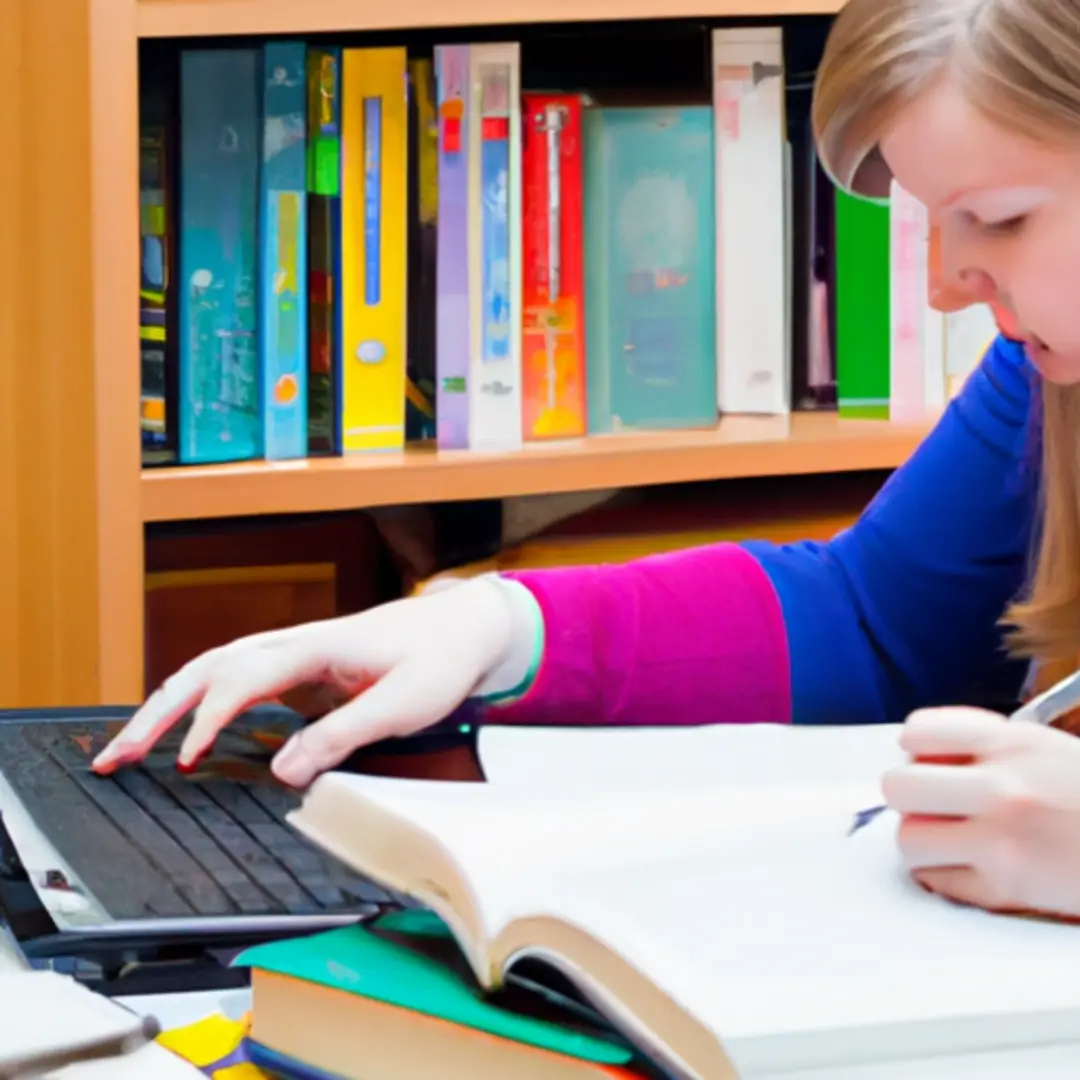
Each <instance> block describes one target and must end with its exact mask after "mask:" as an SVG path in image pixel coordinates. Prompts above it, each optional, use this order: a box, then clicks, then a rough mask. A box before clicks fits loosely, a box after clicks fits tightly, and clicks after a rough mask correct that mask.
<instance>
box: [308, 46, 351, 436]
mask: <svg viewBox="0 0 1080 1080" xmlns="http://www.w3.org/2000/svg"><path fill="white" fill-rule="evenodd" d="M307 80H308V102H307V106H308V115H307V122H308V127H307V190H308V199H307V202H308V207H307V213H308V453H309V454H311V455H313V456H323V455H326V454H335V453H338V452H339V451H340V449H341V447H340V440H339V437H338V436H339V431H340V425H341V400H340V399H341V371H342V362H341V361H342V357H341V340H342V339H341V312H342V304H341V50H340V49H338V48H333V47H330V48H311V49H309V50H308V54H307Z"/></svg>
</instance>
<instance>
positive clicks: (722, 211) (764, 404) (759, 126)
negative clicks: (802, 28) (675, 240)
mask: <svg viewBox="0 0 1080 1080" xmlns="http://www.w3.org/2000/svg"><path fill="white" fill-rule="evenodd" d="M712 51H713V106H714V109H713V115H714V120H715V130H716V150H715V152H716V169H715V172H716V189H715V190H716V222H717V225H716V230H717V235H716V282H717V285H716V287H717V304H716V340H717V372H718V379H717V403H718V405H719V408H720V410H721V411H722V412H739V413H764V414H782V413H785V412H787V411H788V410H789V409H790V404H791V389H790V384H791V371H790V369H791V362H790V349H789V343H788V304H787V284H786V282H787V276H786V274H785V270H786V267H787V247H788V242H787V238H786V233H787V228H786V224H787V211H786V209H785V173H786V170H787V165H786V154H787V151H786V148H785V147H786V124H785V114H784V92H785V72H784V47H783V31H782V30H781V29H780V28H779V27H769V26H758V27H735V28H730V29H718V30H714V31H713V35H712Z"/></svg>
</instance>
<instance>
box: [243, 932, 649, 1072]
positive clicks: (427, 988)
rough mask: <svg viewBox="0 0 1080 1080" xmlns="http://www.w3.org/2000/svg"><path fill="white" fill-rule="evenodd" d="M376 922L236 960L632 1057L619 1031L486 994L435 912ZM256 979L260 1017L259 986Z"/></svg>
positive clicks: (517, 1035) (559, 1044) (495, 1028)
mask: <svg viewBox="0 0 1080 1080" xmlns="http://www.w3.org/2000/svg"><path fill="white" fill-rule="evenodd" d="M377 926H378V932H376V931H375V930H372V929H368V928H366V927H365V926H363V925H359V924H357V925H355V926H347V927H343V928H341V929H339V930H330V931H327V932H325V933H321V934H314V935H311V936H308V937H301V938H295V939H291V940H287V941H275V942H270V943H268V944H265V945H257V946H255V947H254V948H251V949H248V950H247V951H245V952H243V953H241V955H239V956H238V957H237V958H236V959H235V960H234V961H233V964H234V966H238V967H250V968H252V974H253V976H257V973H258V972H268V973H271V974H275V975H284V976H288V977H291V978H294V979H299V980H302V981H303V982H307V983H315V984H317V985H319V986H324V987H327V988H329V989H331V990H339V991H343V992H344V993H348V994H357V995H359V996H361V997H366V998H369V999H371V1000H374V1001H379V1002H382V1003H383V1004H385V1005H392V1006H396V1007H398V1008H402V1009H408V1010H410V1011H412V1012H416V1013H422V1014H424V1015H427V1016H431V1017H435V1018H437V1019H440V1020H445V1021H448V1022H449V1023H452V1024H457V1025H459V1026H462V1027H467V1028H473V1029H475V1030H476V1031H481V1032H485V1033H487V1034H489V1035H495V1036H499V1037H501V1038H504V1039H508V1040H510V1041H512V1042H518V1043H524V1044H527V1045H529V1046H534V1047H537V1048H540V1049H544V1050H549V1051H552V1052H554V1053H558V1054H563V1055H565V1056H568V1057H574V1058H579V1059H581V1060H584V1061H590V1062H594V1063H596V1064H598V1065H615V1066H618V1065H626V1064H628V1063H629V1062H630V1061H631V1060H632V1058H633V1056H634V1055H633V1052H632V1051H631V1050H630V1049H629V1048H627V1047H626V1046H624V1045H623V1044H622V1043H621V1042H619V1041H618V1040H617V1039H616V1038H615V1037H614V1036H612V1038H611V1039H610V1040H608V1039H605V1038H601V1037H598V1036H594V1035H590V1034H587V1033H584V1032H580V1031H575V1030H573V1029H572V1028H569V1027H566V1026H563V1025H560V1024H558V1023H556V1022H553V1021H549V1020H545V1019H538V1018H535V1017H533V1016H528V1015H523V1014H521V1013H519V1012H515V1011H511V1010H510V1009H509V1008H505V1007H502V1006H501V1005H500V1004H498V1003H497V1002H496V1001H494V1000H490V999H488V998H486V997H485V996H484V994H483V992H482V991H481V990H480V989H479V988H478V987H477V985H476V983H475V980H473V979H472V978H471V976H470V974H469V971H468V967H467V965H466V964H465V962H464V960H462V961H461V963H460V964H457V963H454V962H453V958H454V957H455V956H457V955H459V951H458V948H457V945H456V942H455V941H454V938H453V935H452V934H451V933H450V930H449V929H448V928H447V927H446V925H445V924H444V923H443V922H442V920H441V919H439V917H438V916H436V915H434V914H432V913H430V912H428V911H403V912H399V913H394V914H391V915H385V916H383V917H382V918H381V919H379V920H378V924H377ZM253 981H254V986H255V1002H256V1005H255V1009H256V1016H257V1015H258V997H259V986H258V980H257V978H256V979H254V980H253ZM274 1049H280V1050H284V1051H286V1052H288V1048H285V1047H281V1048H279V1047H274Z"/></svg>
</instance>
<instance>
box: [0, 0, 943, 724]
mask: <svg viewBox="0 0 1080 1080" xmlns="http://www.w3.org/2000/svg"><path fill="white" fill-rule="evenodd" d="M840 3H841V0H719V2H718V0H670V3H669V4H668V6H665V5H663V4H661V3H659V0H533V3H530V4H525V3H522V2H521V0H513V2H511V3H507V2H506V0H498V2H496V0H460V3H458V4H455V5H446V4H445V3H442V2H436V0H404V2H403V3H400V4H398V5H396V6H395V5H384V4H383V3H381V2H380V3H378V4H376V2H375V0H7V3H6V6H5V9H4V33H3V34H2V35H0V133H2V134H3V136H4V140H5V145H6V148H7V151H8V153H7V156H6V157H5V158H4V164H2V165H0V235H2V236H3V238H4V242H5V244H6V252H7V255H8V258H7V259H5V260H4V261H3V264H2V266H3V269H2V270H0V707H6V708H10V707H35V706H45V705H50V706H72V705H93V704H111V703H125V702H136V701H138V700H139V699H140V698H141V697H142V695H143V691H144V687H143V670H144V653H145V648H144V645H145V643H144V640H143V637H144V566H145V554H144V545H143V535H144V526H145V523H146V522H157V521H182V520H193V519H197V518H208V517H215V518H217V517H226V516H234V515H251V514H271V513H274V514H276V513H292V512H304V511H319V510H335V509H345V508H359V507H365V506H379V505H387V504H393V503H407V502H430V501H446V500H456V499H469V498H480V497H485V496H486V497H499V496H505V495H510V494H532V493H539V492H544V491H568V490H587V489H597V488H607V487H619V486H627V485H640V484H653V483H663V482H677V481H693V480H701V479H707V478H715V477H747V476H774V475H780V474H804V475H805V474H809V473H822V472H841V471H850V472H854V471H859V470H867V469H888V468H892V467H895V466H896V465H899V464H900V463H901V462H902V461H904V459H905V458H906V457H907V456H908V455H909V454H910V453H911V451H912V449H913V448H914V447H915V446H916V445H917V443H918V442H919V441H920V439H921V438H922V437H923V435H924V434H925V430H926V429H925V426H899V425H893V424H889V423H884V422H870V421H841V420H838V419H837V418H836V417H835V416H802V417H796V418H794V419H792V420H791V421H790V422H789V421H786V420H783V419H775V418H773V419H765V418H759V419H750V418H727V419H725V420H723V421H722V422H721V423H720V425H719V426H718V427H717V428H716V429H715V430H711V431H701V432H681V433H668V434H650V435H625V436H613V437H607V438H592V439H586V440H581V441H579V442H577V443H573V444H551V445H543V446H534V447H529V448H528V449H526V450H523V451H520V452H518V453H515V454H508V455H471V454H447V453H438V452H433V451H422V450H418V451H410V452H408V453H406V454H403V455H394V456H391V455H387V456H385V457H375V456H372V457H365V458H360V457H353V458H347V459H337V460H329V461H311V462H301V463H295V464H293V463H288V464H268V463H251V464H247V465H241V466H221V467H215V468H192V469H163V470H153V471H145V472H144V471H142V470H141V469H140V463H139V440H138V437H137V426H136V425H137V421H136V417H137V415H138V411H137V405H136V402H137V401H138V398H139V381H140V378H139V349H138V333H137V327H138V304H137V299H136V298H137V296H138V287H139V268H138V86H137V71H138V66H137V49H138V43H139V39H140V38H153V37H192V38H197V37H200V36H213V37H221V36H228V35H264V34H290V33H291V34H315V33H323V32H335V31H359V30H365V29H372V30H375V29H383V30H388V29H394V28H400V29H402V30H405V29H410V28H417V27H424V26H453V25H457V26H466V25H474V24H493V25H494V24H498V25H506V26H508V27H513V26H514V25H515V24H519V23H525V22H578V21H597V20H616V19H637V18H642V19H644V18H662V17H664V18H666V17H679V16H687V17H704V18H723V17H743V16H762V17H766V16H775V17H781V16H790V15H800V14H805V15H810V14H831V13H834V12H835V11H836V10H838V8H839V7H840ZM58 26H62V27H63V33H61V34H57V32H56V28H57V27H58ZM43 71H47V72H48V73H49V77H48V78H45V79H42V78H41V76H40V73H41V72H43Z"/></svg>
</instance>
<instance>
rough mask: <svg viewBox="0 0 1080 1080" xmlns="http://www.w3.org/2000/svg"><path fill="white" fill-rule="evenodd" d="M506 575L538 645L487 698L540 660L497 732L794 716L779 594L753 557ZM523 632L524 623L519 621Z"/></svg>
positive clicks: (732, 553)
mask: <svg viewBox="0 0 1080 1080" xmlns="http://www.w3.org/2000/svg"><path fill="white" fill-rule="evenodd" d="M504 576H505V577H506V578H507V579H508V580H507V581H506V583H505V585H506V586H508V587H509V588H508V594H509V593H510V592H511V591H513V590H515V589H516V590H517V592H516V600H515V601H513V602H514V603H515V604H517V605H518V607H519V612H523V611H524V609H525V607H526V606H528V605H530V604H531V605H533V608H532V610H533V612H534V618H533V623H532V625H533V627H534V631H533V633H534V636H533V637H532V638H530V639H528V642H527V644H526V642H525V640H524V639H522V640H520V641H518V642H517V643H516V644H515V646H514V648H513V649H512V650H509V651H508V656H507V658H505V659H504V662H503V668H502V678H501V679H500V680H498V682H499V684H500V685H498V686H494V687H493V686H492V685H491V684H490V682H491V681H490V680H486V681H485V682H486V684H487V685H486V686H485V688H483V689H486V690H487V691H488V692H491V691H492V689H495V690H497V691H505V690H507V689H508V686H509V684H510V683H511V682H512V681H513V678H514V677H518V678H520V677H522V675H523V674H524V675H525V676H526V678H527V673H528V671H529V669H530V666H531V664H532V662H533V661H534V660H535V661H537V662H536V663H535V675H534V677H533V678H532V679H531V681H528V680H527V685H525V686H521V687H520V690H521V691H522V692H521V693H520V694H519V695H517V696H516V697H514V698H513V699H512V700H509V701H506V700H504V701H503V702H501V703H499V704H495V705H493V706H492V708H491V710H490V712H489V718H490V719H491V720H492V721H493V722H498V723H527V724H582V725H586V724H614V725H633V724H639V725H649V724H671V725H678V724H707V723H754V722H763V721H771V722H781V723H782V722H786V721H787V720H788V719H789V717H790V713H791V700H790V684H789V677H788V656H787V644H786V634H785V629H784V624H783V617H782V614H781V611H780V607H779V604H778V601H777V598H776V594H775V592H774V590H773V588H772V585H771V583H770V581H769V579H768V577H767V576H766V575H765V573H764V572H763V571H762V570H761V567H760V566H759V565H758V563H757V561H756V560H755V559H754V558H753V556H751V555H749V554H748V553H747V552H746V551H745V550H743V549H742V548H740V547H738V546H736V545H733V544H717V545H712V546H709V547H703V548H695V549H691V550H689V551H681V552H676V553H673V554H664V555H656V556H650V557H649V558H646V559H639V560H635V561H634V562H631V563H626V564H622V565H614V566H612V565H608V566H590V567H571V568H566V569H559V570H543V571H523V572H515V573H513V574H507V575H504ZM525 590H527V592H525ZM536 614H538V615H539V618H536V617H535V615H536ZM517 625H518V626H524V625H526V619H525V618H524V617H523V616H519V618H518V620H517ZM537 633H539V634H542V639H541V640H540V641H539V642H537V639H536V637H535V634H537Z"/></svg>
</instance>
